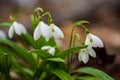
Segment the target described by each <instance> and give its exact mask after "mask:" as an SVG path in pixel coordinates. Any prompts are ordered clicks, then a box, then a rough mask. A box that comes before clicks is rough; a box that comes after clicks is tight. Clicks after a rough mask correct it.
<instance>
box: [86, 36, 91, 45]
mask: <svg viewBox="0 0 120 80" xmlns="http://www.w3.org/2000/svg"><path fill="white" fill-rule="evenodd" d="M90 38H91V36H89V34H88V35H87V37H86V39H85V45H89V44H91V42H90Z"/></svg>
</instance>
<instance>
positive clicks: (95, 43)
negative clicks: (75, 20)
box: [90, 34, 104, 47]
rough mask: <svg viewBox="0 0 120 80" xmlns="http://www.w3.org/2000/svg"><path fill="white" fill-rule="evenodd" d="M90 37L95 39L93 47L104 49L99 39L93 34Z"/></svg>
mask: <svg viewBox="0 0 120 80" xmlns="http://www.w3.org/2000/svg"><path fill="white" fill-rule="evenodd" d="M90 35H91V36H92V39H93V43H92V46H93V47H104V45H103V42H102V40H101V39H100V38H99V37H97V36H95V35H93V34H90Z"/></svg>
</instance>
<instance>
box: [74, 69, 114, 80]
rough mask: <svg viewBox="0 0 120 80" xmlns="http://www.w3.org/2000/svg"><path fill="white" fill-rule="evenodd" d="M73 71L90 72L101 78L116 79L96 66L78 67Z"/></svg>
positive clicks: (103, 79) (102, 79) (106, 79)
mask: <svg viewBox="0 0 120 80" xmlns="http://www.w3.org/2000/svg"><path fill="white" fill-rule="evenodd" d="M73 73H85V74H89V75H93V76H95V77H98V78H100V79H101V80H114V79H113V78H112V77H110V76H109V75H107V74H106V73H104V72H103V71H101V70H98V69H95V68H90V67H86V68H80V69H77V70H75V71H74V72H73Z"/></svg>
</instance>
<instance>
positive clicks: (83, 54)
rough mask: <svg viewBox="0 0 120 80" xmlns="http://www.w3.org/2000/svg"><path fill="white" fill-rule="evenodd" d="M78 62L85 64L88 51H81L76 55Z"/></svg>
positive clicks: (87, 59)
mask: <svg viewBox="0 0 120 80" xmlns="http://www.w3.org/2000/svg"><path fill="white" fill-rule="evenodd" d="M78 60H79V61H83V63H85V64H86V63H87V62H88V61H89V55H88V50H87V48H86V49H82V50H81V51H80V52H79V54H78Z"/></svg>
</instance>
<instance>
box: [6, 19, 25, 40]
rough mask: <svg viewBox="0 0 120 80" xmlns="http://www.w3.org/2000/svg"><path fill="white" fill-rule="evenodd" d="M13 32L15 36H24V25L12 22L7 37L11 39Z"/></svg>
mask: <svg viewBox="0 0 120 80" xmlns="http://www.w3.org/2000/svg"><path fill="white" fill-rule="evenodd" d="M14 32H15V33H16V34H17V35H21V34H26V33H27V31H26V29H25V27H24V25H22V24H20V23H18V22H16V21H14V22H13V24H12V25H11V26H10V29H9V31H8V36H9V38H12V37H13V34H14Z"/></svg>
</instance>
